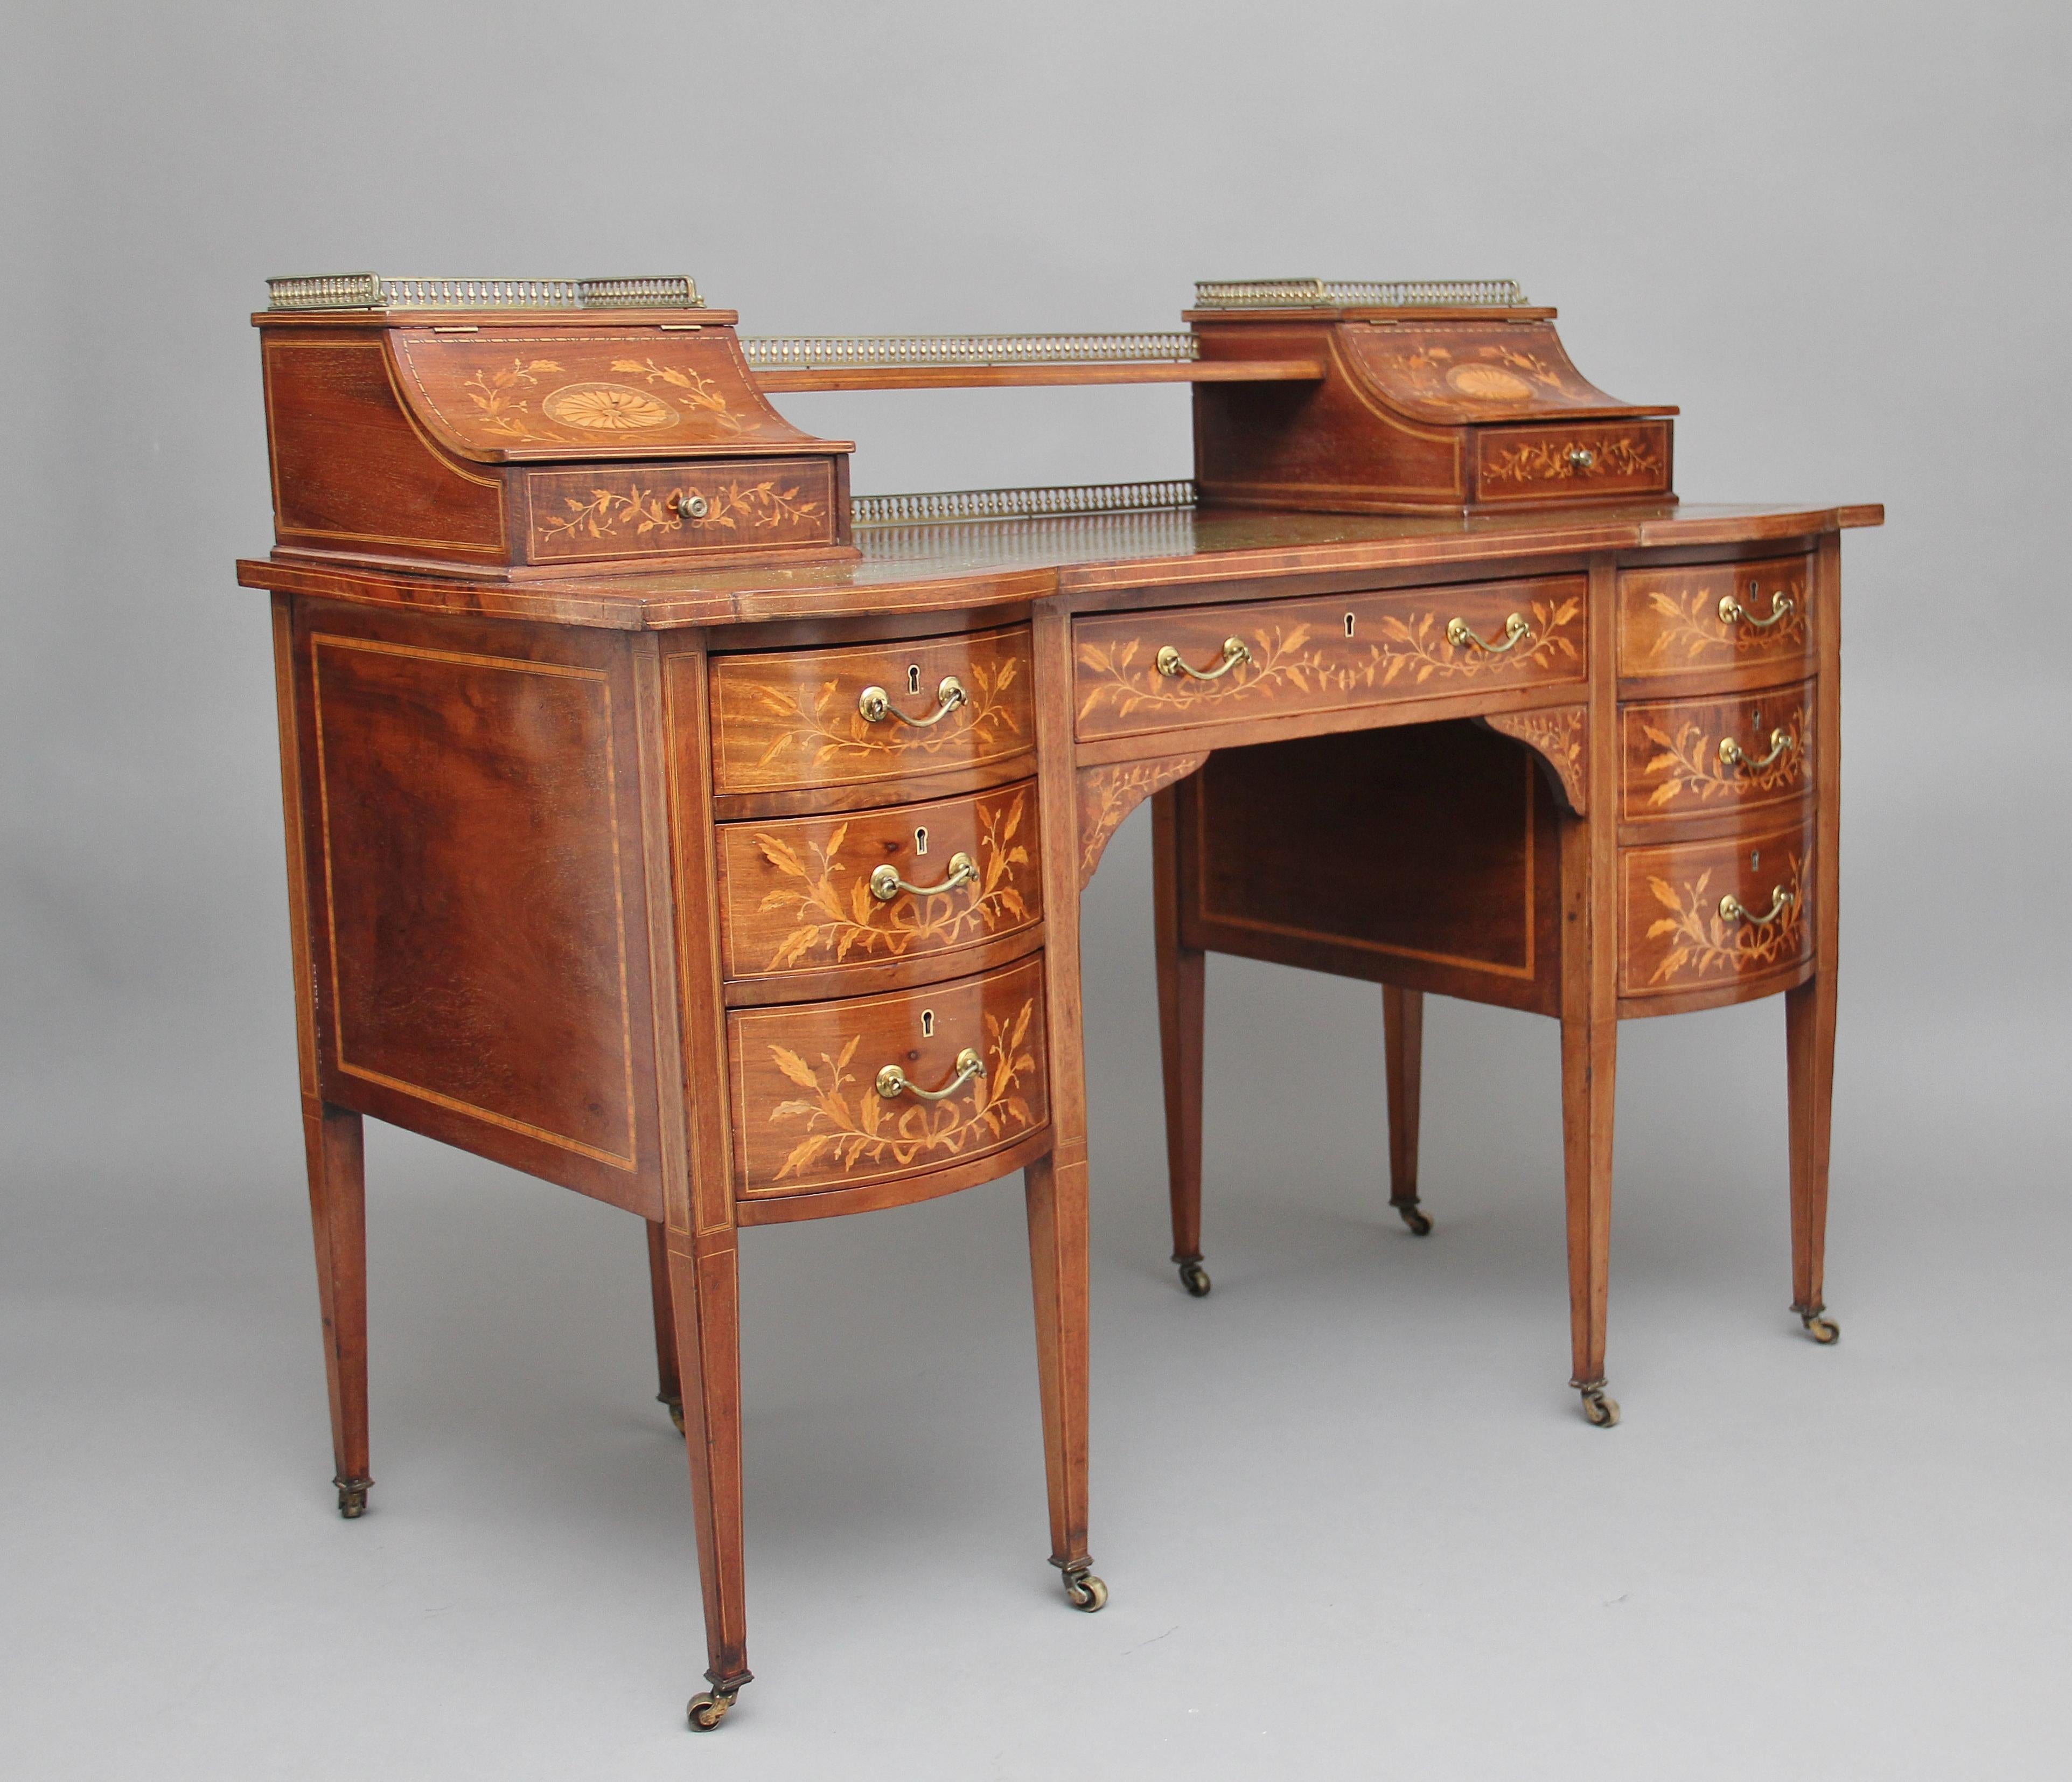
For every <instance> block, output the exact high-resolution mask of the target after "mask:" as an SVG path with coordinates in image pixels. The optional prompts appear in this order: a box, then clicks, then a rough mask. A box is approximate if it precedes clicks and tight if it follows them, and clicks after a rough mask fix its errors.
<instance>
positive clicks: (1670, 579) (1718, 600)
mask: <svg viewBox="0 0 2072 1782" xmlns="http://www.w3.org/2000/svg"><path fill="white" fill-rule="evenodd" d="M1618 590H1619V591H1618V609H1619V636H1618V671H1619V673H1620V675H1621V676H1622V677H1639V676H1645V675H1666V674H1689V673H1694V672H1704V671H1706V670H1711V669H1757V670H1761V671H1763V672H1765V673H1769V672H1771V671H1774V670H1776V669H1783V670H1784V671H1785V672H1786V673H1790V671H1791V670H1792V669H1797V668H1801V667H1802V665H1803V668H1804V669H1811V667H1812V665H1813V623H1812V621H1813V607H1812V594H1813V574H1812V561H1811V558H1804V557H1786V558H1780V559H1778V561H1776V562H1768V563H1698V564H1688V565H1685V566H1682V567H1680V568H1675V569H1659V570H1658V569H1638V570H1624V571H1622V573H1621V574H1620V576H1619V578H1618Z"/></svg>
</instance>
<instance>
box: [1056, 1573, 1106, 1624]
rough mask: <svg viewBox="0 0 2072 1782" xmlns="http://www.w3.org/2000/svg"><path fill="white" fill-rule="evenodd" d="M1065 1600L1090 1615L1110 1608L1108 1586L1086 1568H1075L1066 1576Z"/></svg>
mask: <svg viewBox="0 0 2072 1782" xmlns="http://www.w3.org/2000/svg"><path fill="white" fill-rule="evenodd" d="M1065 1600H1066V1601H1067V1603H1071V1605H1072V1607H1074V1608H1075V1609H1083V1610H1084V1611H1086V1612H1087V1614H1088V1615H1094V1614H1096V1613H1098V1612H1099V1611H1100V1610H1102V1609H1104V1608H1106V1607H1108V1586H1107V1585H1105V1584H1104V1583H1103V1582H1101V1581H1100V1579H1099V1578H1096V1577H1095V1576H1094V1574H1092V1573H1091V1572H1090V1571H1088V1570H1087V1568H1086V1567H1085V1566H1075V1567H1073V1569H1072V1570H1070V1571H1068V1572H1067V1573H1066V1574H1065Z"/></svg>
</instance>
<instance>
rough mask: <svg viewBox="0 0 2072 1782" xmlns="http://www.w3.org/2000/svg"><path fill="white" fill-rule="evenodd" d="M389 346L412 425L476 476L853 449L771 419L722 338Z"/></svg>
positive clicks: (633, 336) (662, 335)
mask: <svg viewBox="0 0 2072 1782" xmlns="http://www.w3.org/2000/svg"><path fill="white" fill-rule="evenodd" d="M387 340H388V343H389V352H390V353H391V355H392V356H393V364H394V368H395V373H396V387H397V389H398V390H399V391H400V392H401V394H402V397H403V399H404V401H406V402H407V403H408V404H409V406H410V408H411V409H412V411H413V413H414V414H416V416H417V419H418V420H419V421H420V422H421V423H422V424H423V426H425V428H426V430H427V431H428V432H429V433H430V434H432V435H433V437H434V438H436V439H437V440H438V442H439V443H440V444H442V446H444V447H446V448H447V450H449V451H452V452H454V453H455V454H457V455H459V456H460V457H463V458H467V459H475V460H476V461H477V462H479V463H515V462H520V461H526V460H535V459H584V460H594V459H643V458H658V457H665V456H666V457H674V456H679V455H683V454H685V453H696V454H697V455H701V456H706V455H713V454H722V455H732V454H735V453H741V454H762V453H767V452H769V451H772V450H773V449H780V450H783V451H806V452H826V453H835V452H844V451H848V450H849V446H848V445H847V444H846V443H845V442H841V441H837V440H828V439H816V438H814V437H813V436H812V435H811V434H805V433H801V432H800V430H798V429H797V428H796V427H795V426H792V425H791V422H788V421H787V420H786V419H785V418H783V416H782V415H781V414H779V413H778V412H777V411H776V410H775V409H773V408H772V407H771V405H770V401H769V399H768V398H767V397H765V396H764V395H763V392H762V391H761V390H760V389H759V388H758V387H757V385H756V383H755V380H754V376H753V374H752V373H751V372H750V371H749V369H748V364H747V361H746V360H745V359H743V358H742V354H741V348H740V345H739V344H738V342H737V341H736V340H735V339H734V331H733V330H732V329H731V328H730V327H725V326H718V327H715V326H712V325H709V324H705V325H701V326H698V327H675V328H669V329H660V328H658V327H656V325H654V324H653V323H649V324H648V325H647V326H644V327H627V328H625V329H623V331H622V330H621V329H619V328H616V327H611V328H598V327H594V326H589V327H554V326H553V324H552V323H547V324H545V325H541V324H532V325H530V326H528V325H527V324H526V323H523V322H512V323H504V324H498V325H494V326H491V325H486V324H485V325H481V326H477V327H471V328H469V329H467V330H466V331H461V330H459V329H456V328H450V327H449V328H442V327H436V326H434V325H429V324H428V325H426V326H423V327H394V328H390V329H389V330H388V331H387Z"/></svg>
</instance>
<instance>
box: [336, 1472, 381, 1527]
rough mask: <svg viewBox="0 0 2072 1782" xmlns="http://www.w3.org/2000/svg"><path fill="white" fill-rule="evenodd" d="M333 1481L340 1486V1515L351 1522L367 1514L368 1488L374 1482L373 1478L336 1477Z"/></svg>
mask: <svg viewBox="0 0 2072 1782" xmlns="http://www.w3.org/2000/svg"><path fill="white" fill-rule="evenodd" d="M331 1483H332V1484H334V1485H335V1486H337V1487H338V1513H339V1515H340V1516H342V1517H344V1518H345V1519H346V1521H348V1522H350V1521H353V1520H354V1519H355V1518H356V1517H362V1516H364V1515H366V1513H367V1488H368V1486H370V1485H372V1484H373V1483H374V1481H373V1480H371V1479H334V1480H332V1481H331Z"/></svg>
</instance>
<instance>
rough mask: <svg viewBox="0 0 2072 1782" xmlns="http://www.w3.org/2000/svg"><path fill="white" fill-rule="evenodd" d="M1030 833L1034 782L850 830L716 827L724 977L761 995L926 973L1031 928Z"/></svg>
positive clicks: (901, 812)
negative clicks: (862, 969)
mask: <svg viewBox="0 0 2072 1782" xmlns="http://www.w3.org/2000/svg"><path fill="white" fill-rule="evenodd" d="M1037 829H1038V824H1037V821H1036V783H1035V781H1034V780H1022V781H1019V782H1018V783H1017V784H1013V785H1011V786H1003V787H1001V788H999V789H998V790H997V791H994V792H981V793H979V794H978V795H977V796H974V797H968V798H943V799H937V800H934V801H933V802H931V803H929V804H925V805H897V806H894V808H892V809H888V810H877V811H860V812H858V813H856V814H855V815H853V816H851V817H799V818H795V819H792V820H790V821H782V822H769V823H729V824H722V825H721V826H720V830H719V870H720V917H721V928H722V946H723V948H724V949H725V959H726V975H727V977H729V978H730V979H733V980H734V981H736V982H741V981H743V980H761V981H764V982H770V981H773V980H775V981H781V980H783V979H784V978H787V977H797V976H799V975H800V974H802V973H819V972H824V971H828V970H834V969H841V968H843V967H845V966H883V965H888V964H893V963H895V962H897V961H902V960H905V961H915V963H916V964H917V965H925V963H926V962H927V961H930V960H931V957H933V956H936V955H940V954H944V953H956V952H959V951H960V950H963V949H968V948H971V947H974V946H976V945H980V944H981V943H983V942H985V941H989V940H1004V939H1006V938H1008V937H1009V936H1013V935H1016V934H1018V933H1021V932H1023V931H1025V930H1026V929H1030V928H1034V926H1035V925H1036V924H1037V922H1038V920H1040V919H1041V917H1042V866H1041V862H1040V860H1039V858H1038V853H1037ZM960 865H968V874H969V876H968V877H966V876H964V875H961V874H960V871H959V870H958V868H959V866H960ZM874 875H878V876H879V877H880V879H881V883H878V885H877V887H875V888H874V886H873V878H874ZM952 881H954V883H952ZM946 883H947V884H949V885H950V887H951V888H949V889H948V890H942V891H936V890H935V887H939V886H943V885H944V884H946ZM916 887H920V888H919V890H917V889H916ZM887 892H889V893H890V895H885V894H886V893H887ZM931 892H933V895H929V893H931ZM976 962H977V961H970V962H968V963H967V965H966V967H965V969H969V964H971V963H976ZM944 969H945V968H944V966H943V965H942V964H941V963H939V962H938V963H936V964H935V969H934V972H933V973H927V971H926V970H925V969H923V970H919V971H916V972H915V974H914V975H915V976H927V975H933V976H936V977H940V976H942V975H943V973H944ZM948 969H952V970H953V969H956V968H955V967H954V966H952V967H950V968H948ZM847 987H850V988H854V987H856V986H847ZM780 994H781V993H780Z"/></svg>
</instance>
